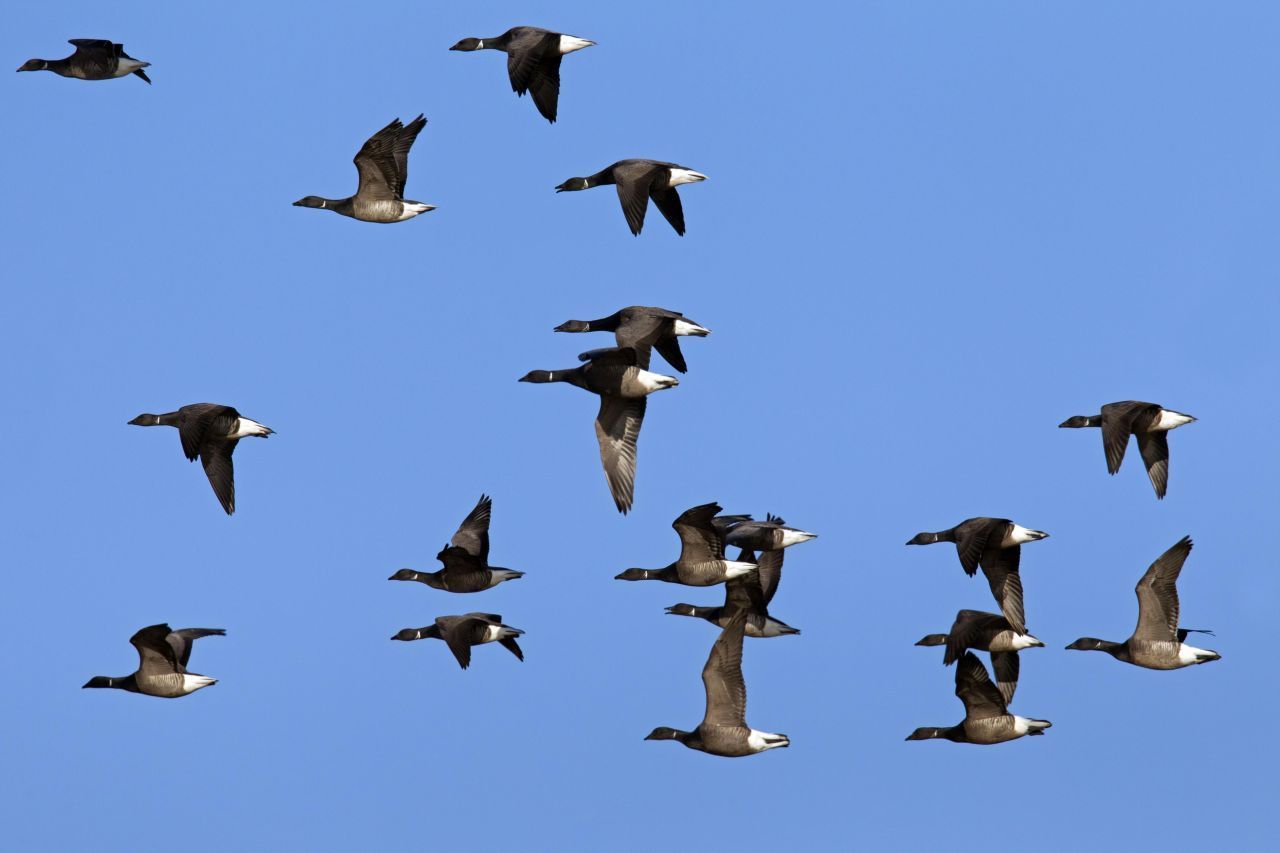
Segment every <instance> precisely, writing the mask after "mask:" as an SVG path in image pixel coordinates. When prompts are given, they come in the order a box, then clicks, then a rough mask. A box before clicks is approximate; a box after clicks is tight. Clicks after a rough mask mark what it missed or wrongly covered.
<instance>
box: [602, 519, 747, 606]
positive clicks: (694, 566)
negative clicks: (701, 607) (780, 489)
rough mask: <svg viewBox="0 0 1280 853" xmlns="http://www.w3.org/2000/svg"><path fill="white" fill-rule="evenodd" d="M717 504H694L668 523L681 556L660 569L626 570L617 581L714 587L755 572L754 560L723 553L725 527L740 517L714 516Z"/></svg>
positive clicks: (617, 577)
mask: <svg viewBox="0 0 1280 853" xmlns="http://www.w3.org/2000/svg"><path fill="white" fill-rule="evenodd" d="M719 513H720V504H718V503H714V502H713V503H709V504H702V505H701V506H695V507H693V508H692V509H687V510H685V511H684V512H682V513H680V516H679V517H678V518H676V520H675V521H673V522H672V523H671V526H672V527H673V528H674V529H675V531H676V533H677V535H679V537H680V557H679V559H677V560H676V561H675V562H674V563H670V564H668V565H666V566H664V567H662V568H661V569H627V570H626V571H624V572H622V573H621V574H619V575H617V576H616V578H615V580H620V581H665V582H667V583H679V584H684V585H685V586H713V585H714V584H718V583H724V582H725V581H729V580H733V579H734V578H740V577H743V576H745V575H747V574H749V573H750V574H755V573H756V572H757V569H756V564H755V563H748V562H745V561H742V560H730V559H728V558H727V557H726V556H725V553H724V537H725V533H726V532H727V530H729V529H731V526H732V524H733V523H735V521H736V520H738V519H739V518H741V517H735V516H726V517H721V518H716V516H717V515H719Z"/></svg>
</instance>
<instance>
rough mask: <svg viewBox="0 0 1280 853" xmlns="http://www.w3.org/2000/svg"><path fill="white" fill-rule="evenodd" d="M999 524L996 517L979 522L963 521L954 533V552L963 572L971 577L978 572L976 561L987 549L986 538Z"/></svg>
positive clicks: (979, 559)
mask: <svg viewBox="0 0 1280 853" xmlns="http://www.w3.org/2000/svg"><path fill="white" fill-rule="evenodd" d="M998 526H999V522H998V520H997V519H984V520H982V521H981V522H976V521H975V523H965V524H962V525H960V527H961V528H963V529H961V530H960V531H959V532H958V533H957V535H956V553H957V554H959V555H960V566H961V568H963V569H964V573H965V574H966V575H968V576H969V577H973V576H974V575H975V574H977V573H978V563H979V562H981V560H982V554H983V552H984V551H986V550H987V539H989V538H990V536H991V532H992V531H993V530H994V529H995V528H996V527H998Z"/></svg>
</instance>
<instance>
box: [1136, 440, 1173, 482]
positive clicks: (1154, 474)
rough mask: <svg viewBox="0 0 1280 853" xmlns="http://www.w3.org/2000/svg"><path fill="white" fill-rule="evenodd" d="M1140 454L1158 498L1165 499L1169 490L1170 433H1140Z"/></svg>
mask: <svg viewBox="0 0 1280 853" xmlns="http://www.w3.org/2000/svg"><path fill="white" fill-rule="evenodd" d="M1138 452H1139V453H1141V454H1142V461H1143V462H1145V463H1146V466H1147V476H1148V477H1150V478H1151V485H1152V486H1153V487H1154V488H1155V490H1156V497H1158V498H1161V499H1163V498H1164V493H1165V490H1166V489H1168V488H1169V433H1167V432H1164V431H1163V430H1161V431H1160V432H1140V433H1138Z"/></svg>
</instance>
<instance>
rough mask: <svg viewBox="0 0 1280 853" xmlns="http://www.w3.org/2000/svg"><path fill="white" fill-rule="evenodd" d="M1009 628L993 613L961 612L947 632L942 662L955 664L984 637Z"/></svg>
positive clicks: (1005, 622) (979, 611)
mask: <svg viewBox="0 0 1280 853" xmlns="http://www.w3.org/2000/svg"><path fill="white" fill-rule="evenodd" d="M1007 627H1009V623H1008V621H1007V620H1006V619H1004V618H1003V617H1001V616H997V615H996V614H994V613H985V612H983V611H981V610H961V611H960V612H959V613H957V614H956V621H955V622H953V623H952V624H951V630H950V631H948V632H947V650H946V652H945V653H944V654H943V657H942V662H943V663H944V664H946V665H947V666H950V665H951V664H953V663H955V662H956V661H958V660H959V659H960V657H961V656H962V655H963V654H964V653H965V652H966V651H968V650H969V649H972V648H975V647H977V646H978V645H979V643H980V641H981V640H982V638H983V637H984V636H987V635H989V634H991V633H992V632H993V631H998V630H1000V629H1001V628H1007Z"/></svg>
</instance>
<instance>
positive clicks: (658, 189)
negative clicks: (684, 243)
mask: <svg viewBox="0 0 1280 853" xmlns="http://www.w3.org/2000/svg"><path fill="white" fill-rule="evenodd" d="M649 198H651V199H653V203H654V205H655V206H656V207H657V208H658V210H660V211H662V215H663V216H665V217H666V218H667V221H668V222H670V223H671V227H672V228H674V229H676V233H677V234H679V235H680V236H681V237H683V236H684V207H682V206H681V204H680V194H679V193H677V192H676V191H675V187H664V186H662V185H660V184H658V183H654V184H652V185H651V186H650V188H649Z"/></svg>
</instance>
